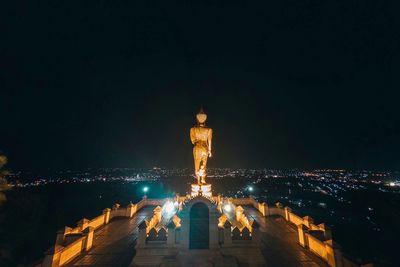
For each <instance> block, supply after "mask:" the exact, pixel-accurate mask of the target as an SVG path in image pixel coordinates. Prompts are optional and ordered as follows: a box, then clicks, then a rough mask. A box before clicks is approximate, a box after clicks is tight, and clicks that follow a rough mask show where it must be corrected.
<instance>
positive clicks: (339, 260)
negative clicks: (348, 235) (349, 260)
mask: <svg viewBox="0 0 400 267" xmlns="http://www.w3.org/2000/svg"><path fill="white" fill-rule="evenodd" d="M324 243H325V249H326V256H327V261H328V264H329V266H331V267H343V256H342V250H341V248H340V246H339V245H338V244H336V243H335V242H333V240H332V239H331V240H327V241H325V242H324Z"/></svg>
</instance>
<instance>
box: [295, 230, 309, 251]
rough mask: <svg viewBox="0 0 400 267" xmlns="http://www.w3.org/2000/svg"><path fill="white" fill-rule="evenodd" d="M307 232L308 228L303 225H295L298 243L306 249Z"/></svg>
mask: <svg viewBox="0 0 400 267" xmlns="http://www.w3.org/2000/svg"><path fill="white" fill-rule="evenodd" d="M307 232H308V227H307V226H305V225H304V224H299V225H297V233H298V235H299V243H300V245H301V246H302V247H304V248H308V239H307V236H306V233H307Z"/></svg>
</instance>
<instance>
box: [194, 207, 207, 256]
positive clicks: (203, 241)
mask: <svg viewBox="0 0 400 267" xmlns="http://www.w3.org/2000/svg"><path fill="white" fill-rule="evenodd" d="M189 248H190V249H208V248H209V210H208V207H207V205H206V204H204V203H202V202H198V203H196V204H194V205H193V206H192V208H191V209H190V233H189Z"/></svg>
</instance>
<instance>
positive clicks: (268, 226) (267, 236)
mask: <svg viewBox="0 0 400 267" xmlns="http://www.w3.org/2000/svg"><path fill="white" fill-rule="evenodd" d="M243 208H244V209H245V213H246V214H247V216H248V217H251V218H253V219H255V220H256V221H257V222H258V223H259V224H260V230H261V231H262V232H263V236H262V242H263V245H264V248H263V251H262V252H263V255H264V257H265V262H266V263H267V266H273V267H297V266H307V267H317V266H321V267H328V264H326V263H325V262H324V261H323V260H322V259H320V258H319V257H317V256H316V255H314V254H312V253H311V252H310V251H307V250H305V249H304V248H303V247H301V246H300V245H299V244H298V235H297V229H296V228H295V227H294V226H293V225H290V224H288V223H287V222H286V220H285V219H284V218H282V217H281V216H270V217H263V216H262V215H261V213H260V212H258V211H257V210H256V209H254V208H253V207H251V206H244V207H243Z"/></svg>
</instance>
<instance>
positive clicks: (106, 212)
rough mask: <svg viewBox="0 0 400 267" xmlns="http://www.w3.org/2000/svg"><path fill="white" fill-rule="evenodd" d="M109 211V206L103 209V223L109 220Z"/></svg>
mask: <svg viewBox="0 0 400 267" xmlns="http://www.w3.org/2000/svg"><path fill="white" fill-rule="evenodd" d="M110 213H111V210H110V209H109V208H106V209H104V210H103V214H104V224H108V223H109V222H110Z"/></svg>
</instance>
